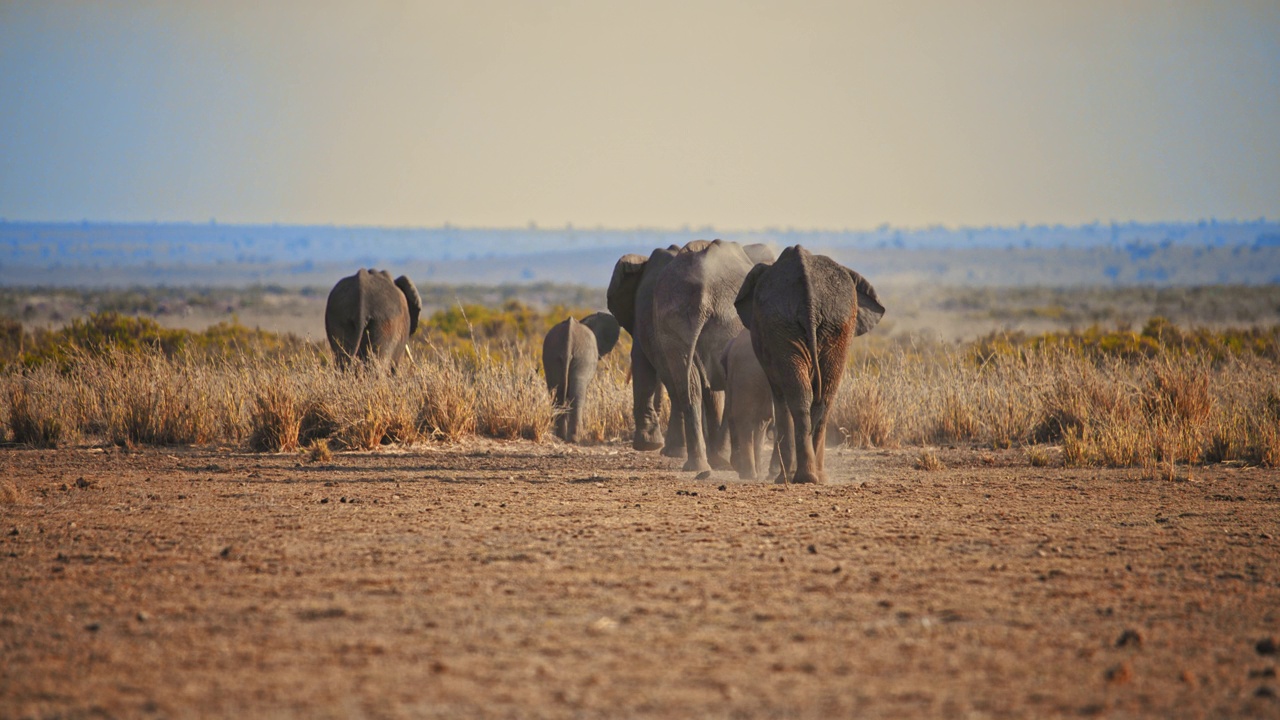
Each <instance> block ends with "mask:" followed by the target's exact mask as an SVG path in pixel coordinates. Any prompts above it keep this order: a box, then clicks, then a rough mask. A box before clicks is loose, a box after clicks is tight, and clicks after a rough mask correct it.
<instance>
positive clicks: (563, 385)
mask: <svg viewBox="0 0 1280 720" xmlns="http://www.w3.org/2000/svg"><path fill="white" fill-rule="evenodd" d="M621 332H622V330H621V328H620V327H619V326H618V321H617V320H616V319H615V318H614V317H613V316H612V315H610V314H609V313H594V314H592V315H588V316H586V317H585V318H583V319H582V321H581V322H579V321H577V320H575V319H573V318H568V319H566V320H564V321H563V322H561V323H560V324H558V325H556V326H555V327H553V328H551V329H550V330H548V331H547V336H546V337H545V338H544V339H543V341H542V368H543V371H544V372H545V374H546V378H547V390H549V391H551V396H552V398H553V399H554V401H555V404H556V405H557V406H558V407H559V408H561V409H562V410H563V412H561V413H560V414H558V415H557V416H556V420H555V433H556V436H557V437H559V438H560V439H561V440H564V441H565V442H571V443H576V442H578V433H579V430H580V429H581V427H582V410H583V407H584V405H585V403H586V399H587V389H588V388H590V387H591V380H592V379H593V378H594V377H595V375H596V363H598V362H599V360H600V358H601V357H604V356H605V355H607V354H608V353H609V351H610V350H612V349H613V346H614V345H616V344H617V343H618V336H619V335H620V334H621Z"/></svg>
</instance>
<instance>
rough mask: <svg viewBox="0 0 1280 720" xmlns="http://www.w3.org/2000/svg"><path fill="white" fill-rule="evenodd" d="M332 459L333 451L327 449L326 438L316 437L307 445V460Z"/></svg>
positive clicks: (326, 460) (327, 442) (316, 461)
mask: <svg viewBox="0 0 1280 720" xmlns="http://www.w3.org/2000/svg"><path fill="white" fill-rule="evenodd" d="M332 459H333V451H332V450H331V449H329V441H328V440H326V439H324V438H318V439H316V440H312V441H311V444H310V445H308V446H307V461H308V462H313V463H318V462H329V461H330V460H332Z"/></svg>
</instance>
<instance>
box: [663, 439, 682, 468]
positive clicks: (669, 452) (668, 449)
mask: <svg viewBox="0 0 1280 720" xmlns="http://www.w3.org/2000/svg"><path fill="white" fill-rule="evenodd" d="M662 454H663V456H664V457H669V458H682V457H684V448H683V447H681V446H679V445H663V446H662ZM685 469H686V470H687V469H688V468H685Z"/></svg>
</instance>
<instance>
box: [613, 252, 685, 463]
mask: <svg viewBox="0 0 1280 720" xmlns="http://www.w3.org/2000/svg"><path fill="white" fill-rule="evenodd" d="M679 251H680V248H679V247H676V246H675V245H672V246H670V247H667V248H658V249H656V250H654V251H653V252H652V253H650V254H649V257H647V258H646V257H645V256H643V255H634V254H630V255H623V256H622V257H621V258H619V260H618V262H617V263H616V264H615V265H614V267H613V277H612V278H610V280H609V290H608V292H607V298H608V305H609V312H611V313H613V316H614V317H615V318H616V319H617V321H618V323H619V325H620V326H621V327H622V328H624V329H626V331H627V333H628V334H630V335H631V339H632V343H631V392H632V400H633V405H632V417H633V419H634V420H635V435H634V437H633V439H632V447H634V448H635V449H636V450H657V449H659V448H661V449H662V451H663V454H666V455H672V456H676V457H679V456H682V455H684V439H683V438H684V436H683V434H682V433H680V432H671V431H670V429H668V432H667V433H666V434H665V437H664V434H663V432H662V429H661V427H660V422H659V408H660V407H661V405H662V395H663V388H664V386H665V385H666V383H667V382H668V380H669V379H668V377H667V375H666V372H665V370H664V369H663V366H662V358H661V356H660V354H659V353H658V350H657V340H656V337H655V334H654V317H653V288H654V286H655V284H656V283H657V279H658V277H659V276H660V275H661V274H662V272H663V270H665V269H666V267H667V265H668V264H670V263H671V261H672V260H673V259H674V258H675V256H676V254H677V253H678V252H679ZM673 412H675V411H674V409H673ZM672 423H673V424H675V421H674V419H673V420H672Z"/></svg>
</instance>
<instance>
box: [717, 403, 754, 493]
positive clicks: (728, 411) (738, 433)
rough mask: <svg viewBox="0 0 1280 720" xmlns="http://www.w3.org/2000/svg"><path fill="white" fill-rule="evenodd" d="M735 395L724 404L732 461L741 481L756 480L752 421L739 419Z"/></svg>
mask: <svg viewBox="0 0 1280 720" xmlns="http://www.w3.org/2000/svg"><path fill="white" fill-rule="evenodd" d="M738 414H739V413H738V412H737V411H736V410H735V405H734V399H733V395H732V394H730V395H729V396H728V397H727V398H726V399H725V403H724V420H725V422H724V424H725V425H727V426H728V427H729V440H730V459H731V460H732V462H733V469H734V470H737V471H738V478H739V479H741V480H754V479H755V475H756V465H755V458H754V457H753V456H752V452H754V447H753V446H752V443H751V423H750V421H748V420H746V419H744V418H741V417H738Z"/></svg>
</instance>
